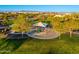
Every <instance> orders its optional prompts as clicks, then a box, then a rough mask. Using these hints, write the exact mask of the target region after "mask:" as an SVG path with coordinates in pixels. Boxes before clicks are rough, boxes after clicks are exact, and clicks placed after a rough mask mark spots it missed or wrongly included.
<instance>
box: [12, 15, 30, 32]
mask: <svg viewBox="0 0 79 59" xmlns="http://www.w3.org/2000/svg"><path fill="white" fill-rule="evenodd" d="M13 23H14V24H13V25H12V30H13V31H15V32H27V31H28V30H29V26H28V22H26V18H25V17H24V15H23V14H19V15H18V16H17V19H15V20H14V22H13Z"/></svg>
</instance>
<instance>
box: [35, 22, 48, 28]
mask: <svg viewBox="0 0 79 59" xmlns="http://www.w3.org/2000/svg"><path fill="white" fill-rule="evenodd" d="M46 25H47V24H46V23H42V22H38V23H36V24H34V26H40V27H46Z"/></svg>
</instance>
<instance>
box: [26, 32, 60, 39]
mask: <svg viewBox="0 0 79 59" xmlns="http://www.w3.org/2000/svg"><path fill="white" fill-rule="evenodd" d="M27 35H28V36H29V37H32V38H36V39H54V38H57V37H59V33H58V32H55V31H47V32H40V33H36V32H34V31H30V32H29V33H27Z"/></svg>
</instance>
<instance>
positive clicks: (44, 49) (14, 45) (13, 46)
mask: <svg viewBox="0 0 79 59" xmlns="http://www.w3.org/2000/svg"><path fill="white" fill-rule="evenodd" d="M0 53H1V54H5V53H7V54H10V53H11V54H60V53H61V54H63V53H65V54H71V53H79V36H77V35H73V36H72V37H71V38H70V37H69V35H68V34H64V35H61V37H60V39H59V38H56V39H52V40H51V39H50V40H40V39H32V38H27V39H21V40H11V39H0Z"/></svg>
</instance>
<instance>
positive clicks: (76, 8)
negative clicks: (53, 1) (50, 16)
mask: <svg viewBox="0 0 79 59" xmlns="http://www.w3.org/2000/svg"><path fill="white" fill-rule="evenodd" d="M22 10H24V11H44V12H79V5H0V11H22Z"/></svg>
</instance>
